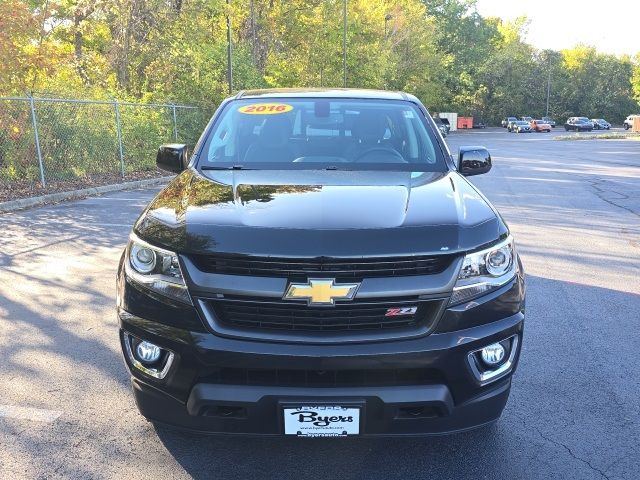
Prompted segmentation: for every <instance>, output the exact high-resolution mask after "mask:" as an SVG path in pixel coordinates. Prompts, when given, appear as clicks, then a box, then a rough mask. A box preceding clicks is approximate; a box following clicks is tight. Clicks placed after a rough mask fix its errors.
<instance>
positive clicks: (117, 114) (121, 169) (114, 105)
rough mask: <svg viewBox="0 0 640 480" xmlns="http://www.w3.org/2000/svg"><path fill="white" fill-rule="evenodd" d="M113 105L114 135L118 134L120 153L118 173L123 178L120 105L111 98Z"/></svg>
mask: <svg viewBox="0 0 640 480" xmlns="http://www.w3.org/2000/svg"><path fill="white" fill-rule="evenodd" d="M113 107H114V109H115V111H116V135H117V136H118V152H119V153H120V175H121V176H122V178H124V153H123V150H122V126H121V122H120V105H119V104H118V101H117V100H115V99H114V100H113Z"/></svg>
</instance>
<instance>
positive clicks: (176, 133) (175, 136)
mask: <svg viewBox="0 0 640 480" xmlns="http://www.w3.org/2000/svg"><path fill="white" fill-rule="evenodd" d="M171 107H172V110H173V138H174V139H175V141H176V143H178V122H176V104H175V103H173V104H171Z"/></svg>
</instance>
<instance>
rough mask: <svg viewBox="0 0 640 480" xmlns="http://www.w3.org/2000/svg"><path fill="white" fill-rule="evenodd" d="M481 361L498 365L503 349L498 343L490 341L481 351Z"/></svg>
mask: <svg viewBox="0 0 640 480" xmlns="http://www.w3.org/2000/svg"><path fill="white" fill-rule="evenodd" d="M481 354H482V361H483V362H484V363H485V364H486V365H488V366H494V365H498V364H499V363H500V362H502V360H503V359H504V354H505V350H504V347H503V346H502V345H501V344H499V343H492V344H491V345H489V346H487V347H484V348H483V349H482V351H481Z"/></svg>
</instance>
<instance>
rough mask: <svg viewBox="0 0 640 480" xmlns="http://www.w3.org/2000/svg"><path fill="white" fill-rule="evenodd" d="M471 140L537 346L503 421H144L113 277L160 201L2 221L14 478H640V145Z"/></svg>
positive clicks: (4, 467)
mask: <svg viewBox="0 0 640 480" xmlns="http://www.w3.org/2000/svg"><path fill="white" fill-rule="evenodd" d="M554 135H555V133H552V134H528V135H515V134H512V135H509V134H507V133H506V132H504V131H502V130H486V131H480V132H470V133H460V134H455V135H451V136H450V137H449V138H448V141H449V144H450V145H451V146H452V148H454V149H457V147H458V146H459V145H462V144H484V145H486V146H487V147H489V148H490V149H491V151H492V152H493V159H494V165H495V167H494V169H493V170H492V172H491V173H490V174H489V175H486V176H484V177H477V180H476V179H474V182H476V183H477V184H478V185H479V186H480V187H481V189H482V190H483V191H484V192H485V193H486V195H487V196H488V197H489V198H490V199H491V200H492V201H493V202H494V203H495V204H496V205H497V206H498V208H499V209H500V211H501V212H502V214H503V215H504V217H505V218H506V220H507V221H508V223H509V224H510V225H511V228H512V230H513V232H514V234H515V236H516V239H517V244H518V247H519V249H520V252H521V253H522V256H523V260H524V262H525V266H526V269H527V273H528V305H527V315H528V318H527V326H526V338H525V344H524V352H523V357H522V361H521V365H520V369H519V370H518V372H517V375H516V379H515V383H514V388H513V391H512V397H511V399H510V401H509V404H508V406H507V409H506V410H505V412H504V416H503V418H502V419H501V420H500V422H499V423H498V424H497V425H495V426H493V427H490V428H488V429H485V430H481V431H475V432H470V433H466V434H459V435H455V436H451V437H444V438H427V439H399V440H357V439H354V440H351V439H349V440H346V441H345V440H339V441H335V440H320V441H316V440H310V441H309V440H307V441H301V440H295V439H268V440H265V439H246V438H215V437H198V436H191V435H187V434H181V433H174V432H171V431H168V430H164V429H154V428H153V427H152V426H151V425H150V424H148V423H147V422H145V421H144V420H143V419H142V418H141V417H140V416H139V415H138V414H137V411H136V408H135V406H134V403H133V399H132V397H131V395H130V394H129V386H128V383H127V374H126V372H125V368H124V366H123V364H122V360H121V358H120V352H119V347H118V341H117V337H116V333H115V326H116V322H115V313H114V306H113V304H114V290H115V288H114V276H115V268H116V263H117V260H118V256H119V255H120V251H121V249H122V247H123V245H124V243H125V241H126V238H127V234H128V231H129V227H130V225H131V224H132V222H133V220H134V219H135V217H136V215H137V213H138V212H139V211H140V209H141V208H143V206H144V205H145V203H146V202H147V201H148V200H149V199H150V198H151V197H152V196H153V194H154V193H155V191H154V190H144V191H128V192H122V193H114V194H109V195H105V196H103V197H97V198H90V199H86V200H82V201H77V202H72V203H65V204H60V205H57V206H51V207H46V208H39V209H34V210H29V211H25V212H19V213H13V214H5V215H4V216H0V224H1V225H2V229H1V230H0V359H1V360H0V478H3V479H4V478H11V479H21V478H100V479H101V478H131V479H136V478H141V479H142V478H144V479H149V478H163V479H164V478H189V477H191V476H193V477H197V478H218V479H226V478H237V479H244V478H282V479H300V478H305V479H313V478H318V479H324V480H326V479H331V478H341V479H362V478H367V479H393V478H401V479H403V480H406V479H431V478H438V479H466V478H473V479H477V478H481V479H484V478H486V479H498V478H499V479H503V478H504V479H507V478H518V479H529V478H535V479H537V478H544V479H555V478H557V479H566V478H571V479H572V480H577V479H599V478H610V479H636V478H638V477H639V476H640V417H639V414H640V368H639V367H638V363H639V361H638V352H639V351H640V340H639V339H640V313H639V312H640V260H639V259H640V142H632V141H583V142H560V141H553V140H551V137H552V136H554Z"/></svg>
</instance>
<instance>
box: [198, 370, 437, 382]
mask: <svg viewBox="0 0 640 480" xmlns="http://www.w3.org/2000/svg"><path fill="white" fill-rule="evenodd" d="M199 381H200V382H204V383H216V384H225V385H260V386H278V387H385V386H399V385H432V384H438V383H444V379H443V377H442V374H441V373H440V371H438V370H434V369H428V368H396V369H369V370H365V369H361V370H295V369H266V368H265V369H261V368H251V369H249V368H218V369H215V370H213V371H212V372H210V373H209V374H208V375H206V376H205V377H203V378H201V379H200V380H199Z"/></svg>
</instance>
